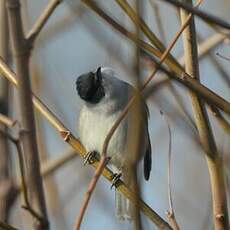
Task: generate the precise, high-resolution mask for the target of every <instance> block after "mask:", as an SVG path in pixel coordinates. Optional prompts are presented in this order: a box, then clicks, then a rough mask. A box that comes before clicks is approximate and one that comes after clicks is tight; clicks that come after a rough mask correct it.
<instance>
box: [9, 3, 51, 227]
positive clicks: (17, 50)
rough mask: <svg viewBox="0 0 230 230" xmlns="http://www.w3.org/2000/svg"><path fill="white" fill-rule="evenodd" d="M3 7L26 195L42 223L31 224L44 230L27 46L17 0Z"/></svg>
mask: <svg viewBox="0 0 230 230" xmlns="http://www.w3.org/2000/svg"><path fill="white" fill-rule="evenodd" d="M7 8H8V16H9V25H10V32H11V33H10V34H11V37H12V47H13V52H14V56H15V62H16V72H17V75H18V91H19V102H20V113H21V124H22V128H23V130H24V131H23V133H22V138H21V140H22V144H23V149H24V152H25V161H26V167H27V170H26V174H27V181H28V187H29V192H30V194H31V195H33V201H34V206H35V207H34V209H35V210H36V212H37V213H38V214H39V215H40V216H41V217H42V218H43V221H42V222H41V221H40V222H37V221H35V226H36V229H48V228H49V227H48V222H47V212H46V205H45V198H44V191H43V185H42V178H41V174H40V162H39V156H38V149H37V142H36V135H35V122H34V111H33V106H32V98H31V87H30V78H29V57H30V48H31V47H29V44H28V42H27V40H26V39H25V37H24V34H23V28H22V20H21V14H20V2H19V0H7Z"/></svg>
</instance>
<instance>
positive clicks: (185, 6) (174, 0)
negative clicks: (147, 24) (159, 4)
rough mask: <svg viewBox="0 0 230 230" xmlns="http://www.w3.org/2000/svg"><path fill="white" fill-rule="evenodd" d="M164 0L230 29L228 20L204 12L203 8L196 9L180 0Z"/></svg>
mask: <svg viewBox="0 0 230 230" xmlns="http://www.w3.org/2000/svg"><path fill="white" fill-rule="evenodd" d="M163 1H165V2H168V3H169V4H172V5H174V6H177V7H181V8H182V9H184V10H186V11H188V12H189V13H192V14H194V15H196V16H198V17H200V18H202V19H203V20H204V21H207V22H209V23H212V24H216V25H218V26H221V27H223V28H226V29H228V30H230V24H229V23H228V22H226V21H224V20H222V19H221V18H219V17H216V16H213V15H211V14H208V13H206V12H204V11H203V10H198V9H194V8H193V7H192V6H191V4H187V3H185V2H180V1H177V0H163Z"/></svg>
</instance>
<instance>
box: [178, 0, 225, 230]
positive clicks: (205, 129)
mask: <svg viewBox="0 0 230 230" xmlns="http://www.w3.org/2000/svg"><path fill="white" fill-rule="evenodd" d="M185 2H186V3H187V4H192V1H191V0H186V1H185ZM180 12H181V21H182V23H183V22H184V20H185V19H186V18H187V15H188V13H187V12H186V11H184V10H182V9H181V11H180ZM195 33H196V32H195V24H194V19H193V18H192V20H191V22H190V24H189V27H188V28H187V29H186V30H185V31H184V33H183V41H184V52H185V68H186V72H187V73H188V74H190V75H191V76H192V77H193V78H195V79H196V80H197V81H199V66H198V54H197V43H196V34H195ZM189 95H190V98H191V103H192V109H193V114H194V118H195V122H196V126H197V129H198V132H199V136H200V140H201V143H202V145H203V148H204V151H205V157H206V161H207V165H208V170H209V175H210V183H211V190H212V202H213V215H214V224H215V229H218V230H224V229H228V211H227V203H226V194H225V189H224V177H223V167H222V161H221V157H220V156H219V154H218V152H217V147H216V143H215V140H214V136H213V133H212V130H211V127H210V123H209V119H208V116H207V111H206V109H205V107H204V103H203V101H201V100H200V98H199V97H197V96H196V94H194V93H193V92H192V91H190V92H189Z"/></svg>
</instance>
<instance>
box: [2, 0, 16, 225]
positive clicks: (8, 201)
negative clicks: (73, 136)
mask: <svg viewBox="0 0 230 230" xmlns="http://www.w3.org/2000/svg"><path fill="white" fill-rule="evenodd" d="M8 41H9V38H8V23H7V13H6V1H5V0H1V1H0V56H1V57H2V58H4V59H5V61H6V62H7V61H8V60H7V59H8V47H9V46H8ZM8 91H9V84H8V82H7V80H6V79H4V78H2V77H0V113H2V114H3V115H7V114H8ZM0 130H1V131H6V126H5V125H3V124H0ZM9 156H10V154H9V146H8V142H7V140H6V138H5V137H4V136H3V135H1V134H0V220H2V221H4V222H7V221H8V218H9V214H10V208H11V206H12V204H13V203H14V200H15V198H16V194H17V192H16V188H15V186H14V184H13V180H12V177H11V175H10V173H9V161H10V157H9Z"/></svg>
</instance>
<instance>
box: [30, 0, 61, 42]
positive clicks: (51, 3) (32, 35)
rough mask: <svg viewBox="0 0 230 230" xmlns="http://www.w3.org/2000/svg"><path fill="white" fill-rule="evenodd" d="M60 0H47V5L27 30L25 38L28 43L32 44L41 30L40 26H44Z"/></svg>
mask: <svg viewBox="0 0 230 230" xmlns="http://www.w3.org/2000/svg"><path fill="white" fill-rule="evenodd" d="M61 1H62V0H51V1H49V3H48V5H47V6H46V8H45V9H44V11H43V12H42V14H41V15H40V16H39V18H38V19H37V21H36V22H35V24H34V25H33V27H32V28H31V30H30V31H29V33H28V35H27V36H26V39H27V40H28V42H29V43H30V44H33V43H34V41H35V39H36V38H37V36H38V34H39V33H40V31H41V30H42V28H43V27H44V26H45V24H46V22H47V21H48V19H49V18H50V16H51V15H52V13H53V12H54V10H55V9H56V7H57V6H58V5H59V4H60V3H61Z"/></svg>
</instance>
